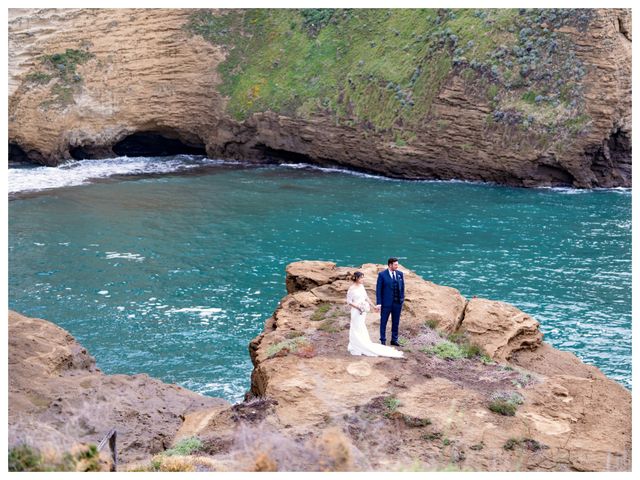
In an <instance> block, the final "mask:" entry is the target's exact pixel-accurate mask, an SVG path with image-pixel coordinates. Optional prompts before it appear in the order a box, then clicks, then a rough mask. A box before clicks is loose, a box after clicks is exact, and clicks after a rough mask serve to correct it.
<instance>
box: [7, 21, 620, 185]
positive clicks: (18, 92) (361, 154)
mask: <svg viewBox="0 0 640 480" xmlns="http://www.w3.org/2000/svg"><path fill="white" fill-rule="evenodd" d="M631 38H632V37H631V11H630V10H623V9H594V10H591V9H584V10H582V9H578V10H562V9H550V10H524V9H521V10H517V9H497V10H491V9H489V10H487V9H485V10H473V9H469V10H465V9H461V10H451V9H437V10H436V9H433V10H426V9H425V10H388V11H386V10H349V9H345V10H335V9H315V10H313V9H311V10H295V9H290V10H202V11H192V10H161V9H152V10H147V9H144V10H142V9H109V10H100V9H93V10H89V9H59V10H54V9H39V10H35V9H13V10H10V11H9V143H10V156H11V158H14V159H22V160H25V159H28V160H30V161H34V162H38V163H42V164H47V165H56V164H58V163H60V162H61V161H63V160H65V159H70V158H76V159H80V158H98V157H105V156H112V155H114V154H118V155H121V154H129V155H134V154H137V153H141V152H142V153H145V152H146V153H155V154H161V153H163V152H165V153H166V152H172V151H185V152H192V153H198V152H200V153H205V152H206V154H208V155H209V156H212V157H232V158H242V159H244V160H254V161H288V162H291V161H294V162H300V161H304V162H310V163H315V164H320V165H333V166H336V165H337V166H343V167H347V168H353V169H358V170H362V171H367V172H374V173H378V174H382V175H387V176H391V177H397V178H408V179H425V178H435V179H452V178H458V179H468V180H485V181H495V182H499V183H504V184H511V185H523V186H533V185H571V186H575V187H607V186H630V185H631ZM145 145H146V146H147V148H145Z"/></svg>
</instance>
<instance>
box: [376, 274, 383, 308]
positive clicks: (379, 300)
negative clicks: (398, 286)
mask: <svg viewBox="0 0 640 480" xmlns="http://www.w3.org/2000/svg"><path fill="white" fill-rule="evenodd" d="M376 305H382V275H380V274H378V282H377V283H376Z"/></svg>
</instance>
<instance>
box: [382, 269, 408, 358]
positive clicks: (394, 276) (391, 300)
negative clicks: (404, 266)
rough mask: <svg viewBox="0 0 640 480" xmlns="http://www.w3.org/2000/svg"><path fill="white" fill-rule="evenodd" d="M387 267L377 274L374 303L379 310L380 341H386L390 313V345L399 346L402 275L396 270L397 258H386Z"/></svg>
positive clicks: (402, 291)
mask: <svg viewBox="0 0 640 480" xmlns="http://www.w3.org/2000/svg"><path fill="white" fill-rule="evenodd" d="M387 265H388V267H389V268H388V269H386V270H383V271H382V272H380V273H379V274H378V283H377V284H376V305H377V306H378V307H381V310H380V343H382V344H383V345H385V344H386V343H387V338H386V337H387V322H388V321H389V314H391V345H395V346H396V347H399V346H400V344H399V343H398V327H399V326H400V311H401V310H402V302H404V275H403V274H402V272H400V271H399V270H398V259H397V258H390V259H389V260H387Z"/></svg>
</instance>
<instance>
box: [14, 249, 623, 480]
mask: <svg viewBox="0 0 640 480" xmlns="http://www.w3.org/2000/svg"><path fill="white" fill-rule="evenodd" d="M382 268H384V266H382V265H375V264H365V265H363V266H362V267H359V268H357V269H358V270H361V271H364V272H365V275H366V277H365V278H366V282H365V287H366V288H367V290H368V291H369V294H370V296H372V297H373V296H374V295H375V293H374V290H375V279H376V274H377V272H378V271H380V270H381V269H382ZM355 270H356V268H353V267H338V266H336V265H335V264H334V263H329V262H316V261H304V262H296V263H293V264H291V265H289V266H288V267H287V279H286V283H287V291H288V295H286V296H285V297H284V298H283V299H282V300H281V302H280V304H279V306H278V308H277V309H276V311H275V312H274V314H273V316H272V317H271V318H269V319H268V320H267V321H266V323H265V329H264V331H263V333H262V334H260V335H259V336H258V337H256V338H255V339H254V340H253V341H252V342H251V344H250V346H249V352H250V354H251V358H252V361H253V363H254V370H253V373H252V377H251V391H250V392H249V393H248V394H247V398H246V399H245V401H244V402H242V403H239V404H236V405H229V404H226V403H224V402H221V401H219V400H217V399H204V398H203V397H200V396H197V395H195V394H191V393H190V392H187V391H185V390H183V389H179V388H178V387H175V386H168V385H164V384H161V383H160V382H157V381H155V380H152V379H150V378H148V377H146V376H134V377H126V376H112V377H107V376H105V375H102V374H100V373H99V372H90V370H91V369H92V368H93V367H92V365H93V363H92V360H91V359H90V357H88V355H87V354H86V352H84V351H82V349H81V347H80V346H79V345H77V344H76V343H75V342H74V341H73V340H72V339H71V338H70V337H69V336H68V335H66V334H65V333H64V332H63V331H61V330H60V329H57V327H54V326H53V325H51V324H49V323H48V322H44V321H41V320H31V319H27V318H25V317H22V316H20V315H17V314H13V313H11V314H10V363H9V366H10V370H9V373H10V398H9V401H10V410H9V413H10V431H11V428H12V427H13V430H15V431H21V432H25V431H27V432H33V433H34V435H35V432H36V429H33V428H32V429H30V430H29V429H28V427H29V425H30V424H29V423H28V422H25V421H24V420H25V419H31V420H32V421H34V422H39V428H40V429H41V431H42V434H43V435H44V434H48V435H51V431H52V429H55V430H58V433H59V432H60V431H61V430H64V428H63V427H64V425H68V424H69V422H68V421H67V422H63V420H62V419H63V418H64V417H65V416H66V417H67V418H69V419H74V420H75V421H76V424H77V425H82V422H89V424H90V425H93V426H90V427H89V430H91V429H92V428H93V429H95V430H101V429H102V428H103V426H104V427H107V426H111V424H112V423H113V421H114V420H115V419H118V420H120V421H123V420H126V421H129V422H131V424H130V425H129V427H130V428H129V432H132V431H134V430H136V429H139V428H141V427H142V428H143V429H144V430H145V431H147V432H155V433H154V434H151V433H148V434H147V435H146V436H144V437H142V436H140V437H138V438H137V439H136V440H129V441H128V443H127V444H126V445H123V451H122V452H119V453H120V454H121V455H122V456H125V455H128V456H129V458H128V460H129V461H134V460H136V459H137V458H138V459H142V458H143V457H144V454H146V455H147V458H146V460H144V461H146V462H147V464H148V461H149V459H150V455H151V454H152V453H155V452H157V451H158V450H159V449H161V446H159V445H160V444H163V445H164V444H165V439H166V440H167V442H166V443H167V444H168V443H169V442H168V437H169V436H173V441H174V442H176V441H178V440H180V439H182V438H186V437H191V436H197V437H199V438H200V439H201V440H202V441H203V444H204V445H205V447H204V448H203V451H201V452H199V453H198V454H199V456H198V457H192V459H191V460H188V461H186V463H184V464H183V465H187V466H188V467H186V468H191V469H196V470H223V471H239V470H258V471H265V470H281V471H282V470H284V471H292V470H314V471H315V470H387V471H388V470H396V471H397V470H407V469H420V470H441V469H460V470H474V471H477V470H487V471H516V470H518V471H520V470H524V471H630V469H631V394H630V392H629V391H628V390H626V389H625V388H624V387H622V386H621V385H619V384H618V383H616V382H614V381H612V380H610V379H608V378H607V377H605V376H604V375H603V374H602V373H601V372H600V371H599V370H598V369H597V368H595V367H592V366H588V365H585V364H583V363H582V362H581V361H580V360H579V359H578V358H577V357H575V356H574V355H572V354H570V353H566V352H561V351H558V350H556V349H554V348H552V347H551V346H549V345H548V344H546V343H543V342H542V334H541V332H540V331H539V329H538V323H537V322H536V321H535V320H534V319H533V318H531V317H530V316H528V315H526V314H525V313H524V312H521V311H520V310H518V309H517V308H515V307H513V306H511V305H508V304H505V303H502V302H495V301H490V300H484V299H477V298H473V299H471V300H467V299H465V298H464V297H463V296H462V295H461V294H460V292H458V291H457V290H455V289H453V288H450V287H444V286H439V285H436V284H433V283H431V282H428V281H425V280H423V279H422V278H420V277H419V276H418V275H416V274H415V273H413V272H411V271H408V270H407V269H404V268H403V271H404V272H405V279H406V303H405V308H404V310H403V316H402V321H401V328H400V334H401V337H403V341H404V342H405V344H404V346H403V347H402V348H403V350H405V355H406V358H405V359H402V360H398V359H387V358H379V357H354V356H351V355H349V353H348V352H347V349H346V347H347V343H348V332H349V313H348V311H347V308H346V305H345V302H344V297H345V294H346V290H347V288H348V286H349V285H350V282H349V280H348V277H349V275H350V273H351V272H353V271H355ZM368 325H369V331H370V335H371V338H372V339H376V338H377V336H378V335H377V329H378V321H377V315H376V314H374V313H372V314H370V316H369V318H368ZM447 334H454V335H457V336H458V337H461V336H464V337H465V338H466V339H467V340H468V341H470V342H471V343H473V344H476V345H477V346H480V347H481V348H482V349H483V351H484V352H485V354H486V355H485V357H484V360H483V359H482V358H480V357H478V356H476V357H473V358H460V359H453V360H445V359H442V358H439V357H438V356H436V355H434V354H432V353H427V352H426V351H425V350H426V349H425V347H429V346H430V345H434V344H436V343H438V342H442V341H443V340H444V337H446V336H447ZM45 337H47V338H46V342H45ZM30 342H31V343H30ZM31 344H33V346H31ZM27 347H28V348H27ZM24 352H28V353H24ZM488 356H489V357H491V358H492V359H494V360H495V361H493V362H489V361H488V359H487V357H488ZM34 378H35V379H37V381H35V382H34V381H33V379H34ZM83 388H84V390H83ZM152 389H153V395H150V393H151V391H152ZM96 394H98V396H99V395H100V394H102V398H103V401H102V403H100V408H101V412H102V414H101V415H100V417H101V419H102V420H101V422H100V423H101V424H100V426H97V425H94V424H92V423H91V422H92V421H95V419H94V420H92V418H93V417H91V416H90V415H87V414H86V412H87V411H89V410H90V408H87V407H89V406H90V402H91V400H90V399H91V398H95V397H96ZM137 394H139V395H140V398H136V397H137ZM167 395H170V396H172V397H171V398H173V399H174V400H173V404H172V408H171V409H169V410H171V411H172V412H173V413H172V414H166V415H164V416H163V415H159V414H158V412H159V410H158V411H157V412H156V410H157V409H158V408H162V407H160V404H161V403H162V404H163V405H166V404H167V403H166V402H167ZM58 397H62V399H60V398H58ZM104 397H106V398H107V399H108V400H104ZM500 397H502V398H507V397H510V398H517V399H518V401H519V402H520V403H519V404H518V405H517V410H516V412H515V415H514V416H504V415H500V414H498V413H495V412H494V411H492V410H490V409H489V408H488V407H489V404H490V403H491V401H492V400H495V399H496V398H500ZM160 399H162V400H160ZM163 402H164V403H163ZM178 410H180V411H184V412H186V413H185V414H184V421H183V422H181V420H180V418H179V414H177V411H178ZM152 411H153V412H152ZM19 418H22V420H21V421H20V422H19V421H18V419H19ZM107 419H108V420H107ZM56 422H58V423H57V424H56ZM71 424H73V422H71ZM178 427H179V430H178ZM25 428H27V430H25ZM65 428H66V427H65ZM83 428H85V431H84V432H83V433H82V435H83V438H89V437H90V435H88V434H87V432H86V428H87V426H86V425H84V427H83ZM176 430H178V431H177V433H175V432H176ZM78 432H80V430H78V429H76V430H75V431H74V433H78ZM160 432H162V434H161V433H160ZM96 436H99V435H98V434H97V433H95V434H94V437H96ZM94 441H95V440H94ZM145 442H148V443H145ZM135 452H137V456H136V455H133V453H135Z"/></svg>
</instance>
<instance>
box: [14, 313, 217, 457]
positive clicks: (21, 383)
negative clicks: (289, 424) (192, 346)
mask: <svg viewBox="0 0 640 480" xmlns="http://www.w3.org/2000/svg"><path fill="white" fill-rule="evenodd" d="M222 405H228V403H227V402H225V401H224V400H221V399H219V398H211V397H205V396H202V395H199V394H197V393H195V392H191V391H189V390H186V389H184V388H182V387H179V386H177V385H168V384H165V383H162V382H161V381H159V380H156V379H153V378H150V377H149V376H148V375H132V376H130V375H105V374H103V373H102V372H101V371H100V370H99V369H97V368H96V366H95V359H94V358H93V357H91V356H90V355H89V353H88V352H87V351H86V350H85V349H84V348H83V347H82V346H81V345H80V344H78V343H77V342H76V341H75V340H74V338H73V337H72V336H71V335H69V334H68V333H67V332H66V331H65V330H63V329H61V328H60V327H58V326H56V325H54V324H53V323H50V322H47V321H45V320H40V319H35V318H28V317H25V316H23V315H20V314H18V313H16V312H12V311H9V446H13V445H17V444H21V443H27V444H28V445H31V446H35V447H38V448H40V449H42V450H51V449H53V450H59V452H58V453H62V452H64V451H69V450H70V449H71V448H72V447H73V446H75V445H76V444H78V443H93V444H97V443H98V442H100V440H101V439H102V438H103V436H104V435H105V434H106V433H107V432H108V431H109V430H110V429H111V428H113V427H115V428H116V429H117V432H118V438H117V447H118V456H119V458H120V460H121V461H123V462H131V461H135V460H140V459H145V458H148V457H149V456H150V455H151V454H152V453H156V452H159V451H162V450H164V449H165V448H167V447H169V445H170V444H171V441H172V439H173V436H174V435H175V433H176V432H177V430H178V428H179V427H180V426H181V425H182V420H183V418H184V415H185V414H186V413H188V412H190V411H194V410H198V409H202V408H212V407H219V406H222Z"/></svg>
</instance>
